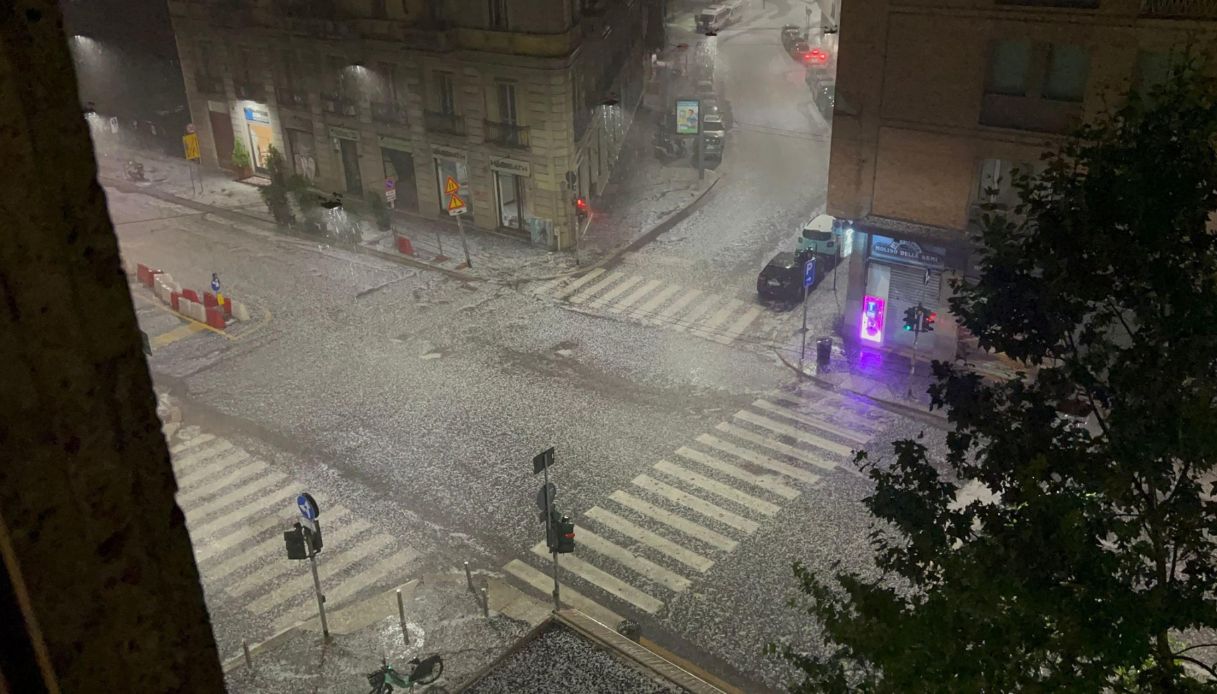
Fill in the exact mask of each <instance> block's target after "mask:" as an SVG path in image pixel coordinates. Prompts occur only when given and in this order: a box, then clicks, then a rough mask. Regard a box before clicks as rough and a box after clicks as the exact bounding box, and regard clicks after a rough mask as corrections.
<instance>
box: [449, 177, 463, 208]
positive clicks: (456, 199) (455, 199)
mask: <svg viewBox="0 0 1217 694" xmlns="http://www.w3.org/2000/svg"><path fill="white" fill-rule="evenodd" d="M448 180H452V179H448ZM464 208H465V201H464V200H461V196H459V195H457V194H455V193H453V194H452V197H450V198H448V211H449V212H452V211H453V210H461V209H464Z"/></svg>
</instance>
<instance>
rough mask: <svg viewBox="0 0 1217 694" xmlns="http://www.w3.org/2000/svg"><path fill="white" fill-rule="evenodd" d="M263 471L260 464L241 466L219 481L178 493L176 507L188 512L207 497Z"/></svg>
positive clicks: (263, 467)
mask: <svg viewBox="0 0 1217 694" xmlns="http://www.w3.org/2000/svg"><path fill="white" fill-rule="evenodd" d="M265 469H266V466H265V465H262V464H261V463H259V464H258V465H242V466H241V467H239V468H237V469H236V470H233V471H232V472H230V473H228V474H227V475H224V476H223V477H220V478H219V479H216V480H212V481H211V482H208V483H207V484H203V485H199V486H197V487H195V488H194V489H191V490H188V491H186V492H182V493H179V494H178V497H177V503H178V506H181V507H182V508H184V509H187V510H189V508H190V507H191V506H193V505H194V504H197V503H198V502H200V501H202V500H203V499H206V498H207V497H208V496H211V495H212V494H215V493H216V492H218V491H220V490H221V489H224V488H225V487H230V486H232V485H234V484H238V483H240V482H243V481H245V480H247V479H249V478H250V477H253V476H254V475H258V474H261V473H262V471H263V470H265Z"/></svg>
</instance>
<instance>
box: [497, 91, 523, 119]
mask: <svg viewBox="0 0 1217 694" xmlns="http://www.w3.org/2000/svg"><path fill="white" fill-rule="evenodd" d="M497 88H498V89H497V91H498V96H499V121H501V122H503V123H511V124H513V125H514V124H516V123H519V122H520V121H519V118H518V116H517V113H516V86H515V85H514V84H512V83H510V82H499V83H498V84H497Z"/></svg>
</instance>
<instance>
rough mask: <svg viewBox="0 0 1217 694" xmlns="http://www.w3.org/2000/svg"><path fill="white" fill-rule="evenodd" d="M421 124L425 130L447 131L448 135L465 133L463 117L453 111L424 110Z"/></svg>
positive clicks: (433, 131) (434, 131)
mask: <svg viewBox="0 0 1217 694" xmlns="http://www.w3.org/2000/svg"><path fill="white" fill-rule="evenodd" d="M423 125H424V126H425V127H426V128H427V132H432V133H447V134H449V135H464V134H465V117H464V116H458V115H456V114H455V113H441V112H439V111H424V112H423Z"/></svg>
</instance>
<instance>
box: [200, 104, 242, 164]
mask: <svg viewBox="0 0 1217 694" xmlns="http://www.w3.org/2000/svg"><path fill="white" fill-rule="evenodd" d="M207 115H208V118H209V119H210V120H211V137H212V140H214V141H215V147H216V161H217V162H219V164H220V167H221V168H224V169H231V168H233V166H232V148H233V146H234V145H236V138H235V137H234V136H233V132H232V116H230V115H229V114H227V113H224V112H221V111H211V110H208V111H207Z"/></svg>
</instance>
